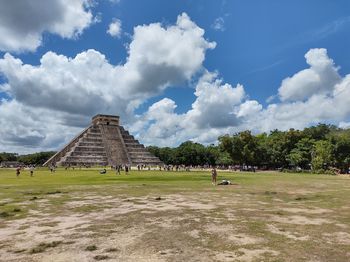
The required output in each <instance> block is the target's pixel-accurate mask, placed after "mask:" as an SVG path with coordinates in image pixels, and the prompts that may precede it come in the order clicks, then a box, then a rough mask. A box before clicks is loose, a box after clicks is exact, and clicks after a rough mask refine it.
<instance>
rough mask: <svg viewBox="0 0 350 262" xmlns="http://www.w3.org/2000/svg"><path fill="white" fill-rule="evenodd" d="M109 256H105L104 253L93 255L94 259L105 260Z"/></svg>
mask: <svg viewBox="0 0 350 262" xmlns="http://www.w3.org/2000/svg"><path fill="white" fill-rule="evenodd" d="M108 258H109V256H106V255H97V256H94V259H95V260H105V259H108Z"/></svg>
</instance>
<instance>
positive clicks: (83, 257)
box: [0, 169, 350, 262]
mask: <svg viewBox="0 0 350 262" xmlns="http://www.w3.org/2000/svg"><path fill="white" fill-rule="evenodd" d="M224 178H226V179H229V180H231V182H232V183H233V185H230V186H212V185H211V182H210V175H209V172H199V171H198V172H160V171H144V172H136V171H132V172H131V173H130V174H129V175H128V176H126V175H124V173H122V175H120V176H117V175H115V173H114V172H112V171H108V172H107V174H106V175H100V174H99V172H98V170H68V171H65V170H61V169H58V170H57V171H56V173H55V174H50V173H49V171H47V170H46V169H43V170H36V171H35V173H34V177H30V176H29V171H22V173H21V175H20V177H18V178H17V177H16V175H15V171H14V170H10V169H0V261H26V262H28V261H55V262H57V261H79V262H83V261H98V260H106V261H350V178H349V176H323V175H310V174H281V173H255V174H250V173H224V172H220V173H219V177H218V179H219V180H220V179H224Z"/></svg>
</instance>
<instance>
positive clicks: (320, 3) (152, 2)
mask: <svg viewBox="0 0 350 262" xmlns="http://www.w3.org/2000/svg"><path fill="white" fill-rule="evenodd" d="M0 35H1V37H0V152H2V151H6V152H17V153H21V154H22V153H31V152H38V151H49V150H58V149H60V148H61V147H63V146H64V145H65V144H66V143H67V142H69V141H70V140H71V139H72V138H73V137H75V136H76V135H77V134H78V133H79V132H81V131H82V130H83V129H84V128H85V127H86V126H88V125H89V124H90V122H91V118H92V116H94V115H96V114H112V115H119V116H120V117H121V123H122V125H124V126H125V127H126V128H127V129H128V130H129V131H130V133H131V134H133V135H134V136H135V137H136V138H137V139H139V141H140V142H141V143H144V144H145V145H157V146H171V147H172V146H177V145H179V144H180V143H182V142H184V141H187V140H191V141H194V142H200V143H203V144H212V143H214V144H215V143H217V138H218V137H219V136H220V135H225V134H234V133H237V132H240V131H243V130H251V131H252V132H254V133H262V132H269V131H271V130H274V129H279V130H287V129H289V128H295V129H303V128H305V127H308V126H311V125H316V124H318V123H327V124H334V125H336V126H339V127H341V128H349V127H350V1H348V0H336V1H335V0H308V1H305V0H282V1H281V0H210V1H209V0H177V1H163V0H149V1H141V0H139V1H136V0H93V1H92V0H51V1H36V0H18V1H6V0H0Z"/></svg>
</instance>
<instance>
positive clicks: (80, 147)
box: [75, 145, 105, 152]
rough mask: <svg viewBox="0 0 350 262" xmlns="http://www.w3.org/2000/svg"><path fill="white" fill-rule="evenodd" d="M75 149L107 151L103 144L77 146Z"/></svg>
mask: <svg viewBox="0 0 350 262" xmlns="http://www.w3.org/2000/svg"><path fill="white" fill-rule="evenodd" d="M75 151H91V152H105V149H104V147H102V146H80V145H79V146H77V147H75Z"/></svg>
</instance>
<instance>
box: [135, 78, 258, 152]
mask: <svg viewBox="0 0 350 262" xmlns="http://www.w3.org/2000/svg"><path fill="white" fill-rule="evenodd" d="M194 94H195V96H196V100H195V101H194V102H193V104H192V108H191V109H190V110H188V111H187V112H186V113H183V114H177V113H176V112H175V109H176V104H175V102H174V101H173V100H171V99H168V98H165V99H162V100H160V101H159V102H156V103H154V104H153V105H152V106H150V108H149V109H148V111H147V112H146V113H145V114H143V115H141V116H138V121H136V122H135V123H134V124H133V125H131V130H132V131H133V132H134V133H136V134H137V137H138V138H139V139H141V140H142V141H144V142H145V143H146V144H158V145H162V146H173V145H177V144H178V143H179V142H182V141H186V140H189V139H191V140H193V141H196V142H201V143H213V142H215V141H216V140H217V137H218V136H219V135H222V134H225V133H232V132H236V131H239V130H242V128H243V127H244V126H245V123H246V121H247V119H246V117H247V116H250V115H251V114H254V113H257V112H258V111H260V110H261V108H262V106H261V105H259V103H258V102H256V101H252V100H247V99H246V96H245V92H244V88H243V86H242V85H239V84H238V85H237V86H236V87H232V86H231V85H230V84H227V83H223V81H222V79H219V78H218V75H217V73H210V72H205V73H204V74H203V76H202V77H201V78H200V79H199V81H198V83H197V85H196V88H195V93H194Z"/></svg>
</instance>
